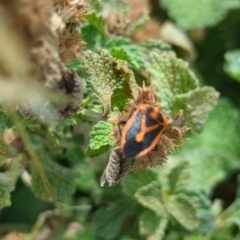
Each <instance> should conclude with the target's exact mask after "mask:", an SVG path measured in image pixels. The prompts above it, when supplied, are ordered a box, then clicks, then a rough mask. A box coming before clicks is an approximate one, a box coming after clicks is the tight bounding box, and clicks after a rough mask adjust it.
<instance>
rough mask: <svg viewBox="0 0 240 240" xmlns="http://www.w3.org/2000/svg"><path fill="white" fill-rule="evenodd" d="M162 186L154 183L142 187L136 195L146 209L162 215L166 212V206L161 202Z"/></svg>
mask: <svg viewBox="0 0 240 240" xmlns="http://www.w3.org/2000/svg"><path fill="white" fill-rule="evenodd" d="M161 194H162V190H161V186H160V184H159V183H158V182H157V181H154V182H152V183H150V184H148V185H147V186H144V187H141V188H139V189H138V191H137V192H136V193H135V198H136V199H137V201H138V202H139V203H140V204H141V205H143V206H144V207H146V208H148V209H150V210H152V211H154V212H155V213H156V214H159V215H161V214H162V212H163V211H164V205H163V203H162V202H161Z"/></svg>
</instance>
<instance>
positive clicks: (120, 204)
mask: <svg viewBox="0 0 240 240" xmlns="http://www.w3.org/2000/svg"><path fill="white" fill-rule="evenodd" d="M133 213H134V211H133V207H132V205H131V203H130V202H129V201H128V200H119V201H117V202H115V203H113V204H112V205H111V206H109V207H106V208H104V207H102V208H100V209H99V210H98V211H97V212H96V214H95V216H94V219H93V231H94V232H95V234H96V235H97V236H99V237H102V238H103V239H106V240H111V239H115V238H116V237H117V236H118V235H119V233H120V230H121V225H122V222H123V220H124V219H125V218H126V217H128V216H131V215H132V214H133Z"/></svg>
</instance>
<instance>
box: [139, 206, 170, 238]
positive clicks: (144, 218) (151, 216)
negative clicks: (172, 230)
mask: <svg viewBox="0 0 240 240" xmlns="http://www.w3.org/2000/svg"><path fill="white" fill-rule="evenodd" d="M167 224H168V220H167V218H166V216H164V215H162V216H157V215H156V214H155V213H154V212H152V211H150V210H148V209H145V210H144V212H143V213H142V215H141V216H140V220H139V225H140V233H141V234H143V235H146V236H147V237H148V238H149V239H151V240H161V239H163V237H164V235H165V231H166V228H167Z"/></svg>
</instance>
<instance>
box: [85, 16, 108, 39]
mask: <svg viewBox="0 0 240 240" xmlns="http://www.w3.org/2000/svg"><path fill="white" fill-rule="evenodd" d="M84 18H85V19H86V20H87V21H88V22H89V23H90V24H91V25H92V26H93V27H94V28H96V29H97V30H98V31H99V32H100V33H101V34H102V35H103V36H104V37H105V38H108V33H107V29H106V23H105V19H104V18H103V17H102V16H101V15H99V16H98V15H97V13H96V12H92V13H88V14H85V15H84Z"/></svg>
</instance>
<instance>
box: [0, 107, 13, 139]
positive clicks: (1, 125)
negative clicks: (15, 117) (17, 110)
mask: <svg viewBox="0 0 240 240" xmlns="http://www.w3.org/2000/svg"><path fill="white" fill-rule="evenodd" d="M11 126H12V121H11V119H10V118H9V117H8V116H7V115H6V113H5V112H4V111H3V110H1V109H0V134H2V133H3V131H4V130H5V129H6V128H10V127H11Z"/></svg>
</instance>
